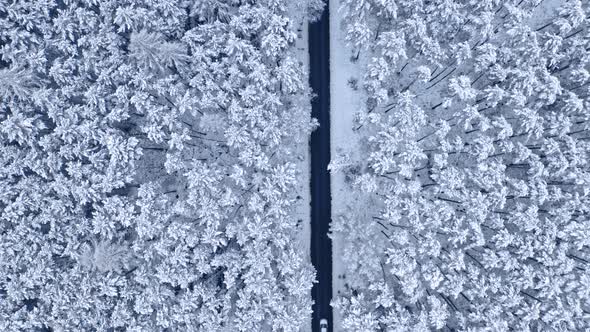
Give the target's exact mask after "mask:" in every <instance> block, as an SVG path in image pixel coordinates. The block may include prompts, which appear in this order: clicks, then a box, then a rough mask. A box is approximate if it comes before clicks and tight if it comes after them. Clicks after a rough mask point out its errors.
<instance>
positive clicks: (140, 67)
mask: <svg viewBox="0 0 590 332" xmlns="http://www.w3.org/2000/svg"><path fill="white" fill-rule="evenodd" d="M318 10H321V2H319V1H317V0H313V1H311V0H310V1H309V2H308V1H297V2H292V1H287V0H251V1H241V0H197V1H184V0H153V1H152V0H142V1H135V0H116V1H115V0H100V1H97V0H82V1H74V0H36V1H19V0H16V1H0V55H1V60H0V188H2V190H1V191H0V330H2V331H33V330H37V331H94V330H96V331H164V330H165V331H177V330H178V331H271V330H272V331H297V330H299V328H300V326H301V325H302V323H303V322H304V321H305V319H306V317H307V316H308V315H309V314H310V308H311V298H310V297H309V290H310V288H311V283H312V280H313V278H314V272H313V269H312V267H311V266H310V264H309V263H308V261H307V259H306V257H304V256H303V254H302V252H300V251H298V250H297V248H295V247H294V244H295V243H296V242H295V241H294V238H295V237H296V236H297V234H298V228H297V220H296V219H295V218H294V217H293V216H292V214H291V213H290V211H292V207H293V205H294V204H295V201H296V199H295V194H294V190H293V189H294V184H295V179H296V176H297V172H298V170H297V169H296V167H295V163H296V161H297V158H298V156H297V154H296V153H294V151H297V149H295V148H294V146H295V145H296V144H304V143H305V142H306V137H307V135H308V134H309V132H310V130H311V129H312V125H311V123H312V122H311V119H310V116H309V108H308V107H309V106H308V104H309V91H308V87H307V80H306V75H307V74H306V73H305V72H303V69H302V66H301V64H300V62H299V61H298V60H297V58H296V57H295V54H294V47H293V45H294V41H295V39H296V29H297V25H298V23H300V22H302V21H303V20H304V19H307V18H308V17H311V16H313V14H314V13H315V12H317V11H318Z"/></svg>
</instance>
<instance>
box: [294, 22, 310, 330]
mask: <svg viewBox="0 0 590 332" xmlns="http://www.w3.org/2000/svg"><path fill="white" fill-rule="evenodd" d="M296 54H297V58H298V59H299V61H301V62H302V64H303V66H304V68H305V72H306V73H309V49H308V43H307V23H302V24H301V25H300V26H299V28H298V31H297V41H296ZM310 111H311V108H310ZM299 149H300V150H299V151H296V154H297V155H298V156H302V158H300V161H299V164H298V165H297V169H298V170H300V172H301V173H300V174H299V178H298V187H297V196H298V197H299V201H298V203H297V210H296V212H295V216H296V217H297V218H298V220H299V221H300V227H301V231H300V233H299V248H301V250H305V256H306V257H307V258H308V260H309V261H311V251H310V243H311V242H310V241H311V225H310V222H311V214H310V213H309V211H310V199H311V192H310V188H309V183H310V182H309V181H310V180H309V178H310V171H311V169H310V163H311V155H310V152H309V144H302V145H301V146H299ZM309 296H310V297H311V291H310V294H309ZM307 331H311V316H309V317H308V320H307V323H306V324H305V327H304V328H302V329H301V332H307Z"/></svg>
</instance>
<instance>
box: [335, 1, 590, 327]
mask: <svg viewBox="0 0 590 332" xmlns="http://www.w3.org/2000/svg"><path fill="white" fill-rule="evenodd" d="M341 12H342V13H343V26H344V29H345V31H346V33H347V37H348V41H349V43H350V44H351V46H352V48H353V60H356V61H359V63H361V64H366V71H365V72H366V75H365V77H364V79H363V83H364V87H365V92H366V94H367V110H366V111H364V112H360V113H359V116H358V118H357V119H358V123H357V124H356V126H357V128H359V129H358V130H359V132H361V133H362V134H363V136H364V137H365V138H366V139H365V140H364V143H363V144H364V145H365V146H364V147H365V148H366V150H365V151H366V153H365V154H364V155H363V156H364V157H365V158H364V160H363V161H362V162H359V164H354V163H353V165H352V166H355V167H352V166H350V165H349V164H347V163H341V162H336V161H335V162H334V169H335V170H337V169H338V168H340V171H345V172H349V174H350V177H351V179H352V181H351V186H353V187H354V188H356V190H357V192H362V193H363V197H365V201H364V204H366V206H367V209H366V211H365V210H362V209H358V207H357V208H355V211H358V210H362V211H361V212H362V213H355V214H349V215H346V216H344V217H343V218H340V219H338V220H337V221H336V224H335V227H334V230H335V232H336V233H337V235H338V236H339V238H341V239H344V241H345V255H344V258H345V261H346V263H347V269H348V273H347V278H348V286H349V287H348V290H347V291H346V292H345V293H344V294H343V296H341V297H340V298H339V299H337V300H336V301H335V302H334V304H335V306H336V308H337V309H338V310H340V313H341V314H342V315H343V321H342V325H343V329H344V330H347V331H424V330H432V329H442V330H449V331H453V330H457V331H511V330H512V331H582V330H586V329H588V328H590V291H589V290H590V208H589V207H590V196H589V194H590V160H589V157H590V155H589V153H590V143H589V142H590V141H589V139H590V73H589V71H590V29H589V27H590V24H589V19H590V6H589V3H588V2H586V1H580V0H568V1H565V0H564V1H549V0H545V1H543V0H502V1H498V0H489V1H453V0H450V1H422V0H392V1H371V0H365V1H357V0H347V1H343V4H342V9H341Z"/></svg>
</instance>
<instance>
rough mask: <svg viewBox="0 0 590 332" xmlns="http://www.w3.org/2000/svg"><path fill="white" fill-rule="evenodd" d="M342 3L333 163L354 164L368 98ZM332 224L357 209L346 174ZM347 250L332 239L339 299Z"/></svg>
mask: <svg viewBox="0 0 590 332" xmlns="http://www.w3.org/2000/svg"><path fill="white" fill-rule="evenodd" d="M339 6H340V4H339V1H331V2H330V57H331V58H330V82H331V87H330V94H331V101H330V103H331V104H330V108H331V111H330V133H331V156H332V160H334V159H335V158H338V156H341V155H344V154H347V155H349V156H350V157H351V158H352V159H353V160H354V159H356V158H358V157H359V152H360V144H359V138H360V137H359V136H358V135H357V134H356V132H355V131H354V130H353V118H354V114H355V113H356V112H357V111H359V110H360V109H361V108H362V107H363V103H364V100H365V98H364V97H363V93H362V88H361V87H359V89H358V90H357V89H353V84H351V81H350V80H351V79H357V80H359V81H360V78H361V74H360V68H361V65H360V64H359V63H358V62H357V63H353V62H351V55H352V54H351V51H350V48H349V47H347V46H346V42H345V40H344V33H343V32H342V29H341V26H340V13H339V11H338V7H339ZM331 190H332V224H333V223H334V222H335V221H336V220H337V219H338V218H340V217H341V216H342V215H344V214H345V213H346V211H347V209H350V207H351V206H353V205H352V204H351V203H352V202H353V201H355V196H353V195H351V192H350V186H349V185H347V184H346V182H345V173H344V172H338V173H333V174H332V178H331ZM343 249H344V248H343V246H342V243H341V241H340V240H339V237H338V236H334V235H332V275H333V281H332V292H333V294H334V297H336V296H338V294H339V293H340V291H341V290H343V289H344V285H345V283H346V276H345V266H344V263H343V262H342V258H343V254H344V252H343ZM333 314H334V322H333V323H332V325H333V329H334V331H339V330H340V328H339V326H340V324H339V322H340V315H339V314H338V312H337V311H336V310H335V311H334V313H333Z"/></svg>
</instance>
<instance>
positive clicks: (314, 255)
mask: <svg viewBox="0 0 590 332" xmlns="http://www.w3.org/2000/svg"><path fill="white" fill-rule="evenodd" d="M328 8H329V2H328V1H326V7H325V10H324V12H323V14H322V17H321V19H320V20H319V21H318V22H315V23H311V24H309V53H310V64H309V67H310V68H309V69H310V77H309V82H310V85H311V88H312V89H313V91H314V92H315V93H316V94H317V97H316V98H315V99H313V100H312V103H311V105H312V116H313V117H314V118H316V119H318V121H319V123H320V127H319V128H318V129H317V130H315V131H314V132H313V133H312V135H311V142H310V145H311V261H312V263H313V265H314V267H315V269H316V271H317V276H316V278H317V281H318V283H316V284H314V286H313V288H312V290H311V293H312V297H313V300H314V305H313V308H312V309H313V316H312V327H313V328H312V331H314V332H316V331H317V332H320V320H321V319H327V320H328V331H329V332H331V331H332V307H330V300H331V299H332V241H331V240H330V238H328V231H329V229H330V221H331V210H332V207H331V194H330V173H329V172H328V163H329V162H330V29H329V27H330V21H329V12H328Z"/></svg>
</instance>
